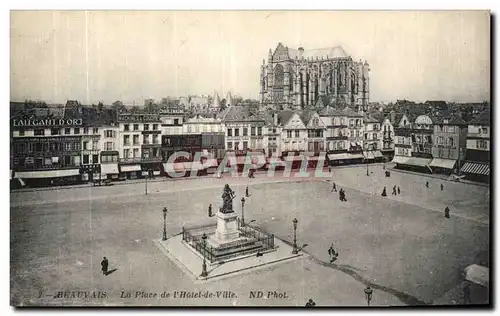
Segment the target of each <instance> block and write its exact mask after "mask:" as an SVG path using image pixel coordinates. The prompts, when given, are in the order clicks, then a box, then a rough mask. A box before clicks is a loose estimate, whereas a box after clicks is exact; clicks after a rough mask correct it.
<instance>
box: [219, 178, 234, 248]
mask: <svg viewBox="0 0 500 316" xmlns="http://www.w3.org/2000/svg"><path fill="white" fill-rule="evenodd" d="M234 198H235V195H234V191H233V190H231V188H230V187H229V184H226V185H225V186H224V190H223V191H222V202H223V204H222V207H221V208H220V209H219V212H217V214H216V217H217V229H216V230H215V240H213V241H214V243H215V244H216V245H220V244H224V243H225V242H230V241H234V240H236V239H238V238H239V237H240V232H239V231H238V215H237V214H236V213H235V212H234V210H233V200H234Z"/></svg>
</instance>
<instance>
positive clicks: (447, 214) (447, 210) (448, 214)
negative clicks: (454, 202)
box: [444, 206, 450, 218]
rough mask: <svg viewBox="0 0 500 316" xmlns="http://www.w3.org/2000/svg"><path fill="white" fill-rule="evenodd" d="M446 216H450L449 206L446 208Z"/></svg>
mask: <svg viewBox="0 0 500 316" xmlns="http://www.w3.org/2000/svg"><path fill="white" fill-rule="evenodd" d="M444 217H446V218H450V208H449V207H448V206H447V207H446V208H445V209H444Z"/></svg>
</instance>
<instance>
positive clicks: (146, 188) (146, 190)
mask: <svg viewBox="0 0 500 316" xmlns="http://www.w3.org/2000/svg"><path fill="white" fill-rule="evenodd" d="M150 172H151V170H148V175H147V176H146V187H145V188H144V189H145V192H146V195H148V178H149V173H150Z"/></svg>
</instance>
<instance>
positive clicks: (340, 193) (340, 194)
mask: <svg viewBox="0 0 500 316" xmlns="http://www.w3.org/2000/svg"><path fill="white" fill-rule="evenodd" d="M343 192H344V191H343V190H342V189H340V191H339V200H340V202H343V201H344V199H343V198H342V194H343Z"/></svg>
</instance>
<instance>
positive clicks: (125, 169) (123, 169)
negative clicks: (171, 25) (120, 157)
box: [120, 165, 142, 172]
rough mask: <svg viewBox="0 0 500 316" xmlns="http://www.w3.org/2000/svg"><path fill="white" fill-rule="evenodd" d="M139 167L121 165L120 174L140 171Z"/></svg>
mask: <svg viewBox="0 0 500 316" xmlns="http://www.w3.org/2000/svg"><path fill="white" fill-rule="evenodd" d="M141 170H142V169H141V165H122V166H120V171H121V172H133V171H141Z"/></svg>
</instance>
